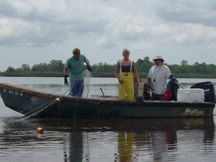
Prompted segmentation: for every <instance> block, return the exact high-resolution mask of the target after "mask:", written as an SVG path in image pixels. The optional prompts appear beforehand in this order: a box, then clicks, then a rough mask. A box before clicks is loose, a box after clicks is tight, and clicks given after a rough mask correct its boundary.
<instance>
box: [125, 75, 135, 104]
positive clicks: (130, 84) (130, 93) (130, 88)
mask: <svg viewBox="0 0 216 162" xmlns="http://www.w3.org/2000/svg"><path fill="white" fill-rule="evenodd" d="M125 86H126V93H127V99H128V100H134V77H133V74H132V72H129V73H127V79H126V85H125Z"/></svg>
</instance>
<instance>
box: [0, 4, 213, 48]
mask: <svg viewBox="0 0 216 162" xmlns="http://www.w3.org/2000/svg"><path fill="white" fill-rule="evenodd" d="M122 5H123V7H122ZM138 5H139V6H138ZM0 8H1V10H0V29H1V30H0V43H1V45H5V46H48V45H50V44H58V43H63V42H64V41H65V40H67V39H70V38H71V37H72V36H73V37H79V38H80V37H83V38H85V39H91V38H89V36H92V37H94V38H96V39H97V40H98V41H97V42H96V43H95V46H97V47H99V48H103V49H108V48H115V47H116V46H117V45H119V44H122V43H125V42H131V43H132V44H134V45H133V47H134V48H137V49H138V48H140V49H141V47H142V48H143V49H150V48H152V47H150V46H151V45H150V44H145V43H144V44H143V45H139V43H136V42H147V41H148V40H149V39H161V40H162V41H163V40H167V41H174V42H176V43H193V44H194V43H200V42H202V43H209V41H212V40H215V39H216V35H215V32H216V29H215V28H214V25H216V21H215V17H216V10H215V8H216V2H214V1H213V0H209V1H204V0H190V1H188V0H180V1H178V2H174V1H171V0H165V1H164V3H162V2H158V1H156V0H152V1H151V2H150V1H148V2H146V1H143V2H141V1H138V0H136V3H134V1H132V0H131V1H130V0H129V1H127V3H125V2H124V3H123V2H113V1H111V0H106V1H105V0H104V1H101V0H92V1H88V0H83V1H78V0H77V1H76V0H75V1H70V0H62V1H54V0H46V1H44V0H25V1H23V0H15V1H14V0H7V1H1V2H0ZM143 8H144V9H143ZM130 9H131V10H130ZM132 9H133V10H132ZM136 9H137V10H136ZM141 44H142V43H141Z"/></svg>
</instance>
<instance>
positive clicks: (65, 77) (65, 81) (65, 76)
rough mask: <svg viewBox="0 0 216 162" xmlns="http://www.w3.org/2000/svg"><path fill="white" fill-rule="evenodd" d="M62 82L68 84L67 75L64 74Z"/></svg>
mask: <svg viewBox="0 0 216 162" xmlns="http://www.w3.org/2000/svg"><path fill="white" fill-rule="evenodd" d="M64 84H65V85H68V80H67V75H64Z"/></svg>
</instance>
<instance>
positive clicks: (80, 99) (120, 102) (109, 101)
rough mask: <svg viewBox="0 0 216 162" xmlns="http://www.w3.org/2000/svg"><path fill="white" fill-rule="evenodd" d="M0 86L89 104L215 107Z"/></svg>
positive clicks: (208, 104) (5, 84)
mask: <svg viewBox="0 0 216 162" xmlns="http://www.w3.org/2000/svg"><path fill="white" fill-rule="evenodd" d="M0 88H3V89H8V90H11V91H17V92H19V93H26V94H28V95H36V96H39V97H49V98H54V99H55V98H58V97H60V98H61V100H62V101H75V102H82V103H91V104H93V103H94V104H108V105H113V104H115V105H127V106H130V105H131V106H144V105H145V106H148V105H154V106H155V107H159V106H175V107H182V106H189V107H191V106H196V107H203V106H204V107H215V103H211V102H186V101H152V100H142V101H135V100H133V101H128V100H118V99H107V98H106V99H101V98H103V96H101V97H100V98H87V97H74V96H61V95H58V94H52V93H47V92H42V91H37V90H34V89H30V88H26V87H21V86H17V85H11V84H8V83H0Z"/></svg>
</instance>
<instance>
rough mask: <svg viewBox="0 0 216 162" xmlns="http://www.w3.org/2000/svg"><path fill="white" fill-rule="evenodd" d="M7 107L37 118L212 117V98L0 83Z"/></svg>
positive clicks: (2, 96)
mask: <svg viewBox="0 0 216 162" xmlns="http://www.w3.org/2000/svg"><path fill="white" fill-rule="evenodd" d="M0 93H1V98H2V100H3V102H4V104H5V106H7V107H8V108H11V109H12V110H14V111H16V112H19V113H21V114H24V115H25V116H26V117H39V118H80V119H94V118H100V119H103V118H110V119H118V118H171V117H193V118H196V117H212V116H213V110H214V107H215V103H214V102H183V101H151V100H148V101H147V100H139V101H126V100H124V101H123V100H118V99H116V97H112V96H97V97H95V96H94V97H91V98H83V97H82V98H77V97H72V96H59V95H57V94H51V93H47V92H41V91H36V90H33V89H29V88H25V87H20V86H16V85H11V84H7V83H0Z"/></svg>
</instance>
